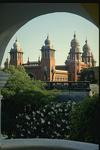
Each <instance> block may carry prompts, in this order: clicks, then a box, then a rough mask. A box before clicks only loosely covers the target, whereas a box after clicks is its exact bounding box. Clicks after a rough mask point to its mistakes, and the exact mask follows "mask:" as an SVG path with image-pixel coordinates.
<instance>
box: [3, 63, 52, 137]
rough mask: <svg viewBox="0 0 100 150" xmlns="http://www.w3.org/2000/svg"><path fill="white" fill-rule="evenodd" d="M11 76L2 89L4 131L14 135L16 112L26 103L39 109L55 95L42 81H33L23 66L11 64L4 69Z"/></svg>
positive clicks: (19, 111)
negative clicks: (50, 92) (46, 89)
mask: <svg viewBox="0 0 100 150" xmlns="http://www.w3.org/2000/svg"><path fill="white" fill-rule="evenodd" d="M4 71H5V72H7V73H10V77H9V79H8V81H7V83H6V84H5V86H4V88H2V90H1V94H2V95H3V99H2V132H3V133H5V134H7V135H8V137H12V135H11V133H12V130H15V124H16V118H15V116H16V114H17V113H21V112H22V110H23V108H24V107H25V106H26V105H31V107H32V108H33V107H34V108H35V109H37V108H40V107H41V106H42V105H45V104H47V103H48V102H49V101H50V100H52V98H53V95H50V94H48V92H46V91H45V90H44V86H45V85H44V84H43V82H41V81H33V80H31V79H30V77H29V76H28V75H27V73H26V72H25V70H24V68H23V67H20V66H19V67H14V66H10V67H9V68H8V69H6V70H4Z"/></svg>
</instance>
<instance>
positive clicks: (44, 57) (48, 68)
mask: <svg viewBox="0 0 100 150" xmlns="http://www.w3.org/2000/svg"><path fill="white" fill-rule="evenodd" d="M44 43H45V45H43V46H42V48H41V69H42V75H41V76H42V77H41V78H42V80H47V81H52V80H54V76H53V75H54V70H55V50H54V49H53V48H51V43H50V40H49V35H47V38H46V40H45V42H44Z"/></svg>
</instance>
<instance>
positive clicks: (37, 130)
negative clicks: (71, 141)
mask: <svg viewBox="0 0 100 150" xmlns="http://www.w3.org/2000/svg"><path fill="white" fill-rule="evenodd" d="M72 105H73V103H72V102H71V101H69V102H49V103H48V104H45V105H43V106H42V107H38V108H37V109H36V107H32V105H27V106H25V107H24V108H23V109H22V112H20V113H17V114H16V121H15V124H13V126H12V127H13V128H11V130H10V134H11V136H9V138H11V137H13V138H36V137H39V138H60V139H61V138H62V139H68V137H69V129H70V128H69V112H70V110H71V108H72ZM7 134H8V133H7ZM8 135H9V134H8Z"/></svg>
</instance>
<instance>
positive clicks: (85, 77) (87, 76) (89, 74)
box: [79, 67, 97, 83]
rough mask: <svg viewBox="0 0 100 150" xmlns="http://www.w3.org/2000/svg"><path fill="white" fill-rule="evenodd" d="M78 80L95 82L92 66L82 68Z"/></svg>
mask: <svg viewBox="0 0 100 150" xmlns="http://www.w3.org/2000/svg"><path fill="white" fill-rule="evenodd" d="M79 80H80V81H90V82H91V83H97V80H96V78H95V73H94V70H93V67H91V68H84V69H82V70H81V74H80V79H79Z"/></svg>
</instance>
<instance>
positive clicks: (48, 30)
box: [2, 12, 99, 65]
mask: <svg viewBox="0 0 100 150" xmlns="http://www.w3.org/2000/svg"><path fill="white" fill-rule="evenodd" d="M74 31H75V33H76V38H77V40H78V41H79V44H80V51H81V52H82V47H83V45H84V44H85V40H86V37H87V40H88V44H89V46H90V48H91V51H92V53H93V55H94V58H95V60H96V61H97V65H99V29H98V28H97V27H96V26H95V25H94V24H93V23H91V22H90V21H88V20H86V19H84V18H83V17H80V16H78V15H75V14H72V13H64V12H57V13H50V14H46V15H41V16H39V17H36V18H34V19H32V20H30V21H29V22H28V23H26V24H25V25H24V26H22V27H21V28H20V29H19V30H18V31H17V32H16V33H15V35H14V36H13V37H12V38H11V40H10V42H9V43H8V45H7V47H6V51H5V54H4V57H3V61H2V64H3V63H4V61H5V59H6V57H8V58H9V53H8V52H9V51H10V49H11V47H13V43H14V41H15V39H16V37H17V39H18V41H19V42H20V45H21V47H22V49H23V52H24V55H23V60H24V62H26V61H27V58H28V57H29V58H30V61H36V60H38V57H39V56H41V52H40V48H41V47H42V45H44V41H45V39H46V37H47V34H49V38H50V41H51V45H53V48H54V49H55V50H56V53H55V57H56V64H64V62H65V60H66V58H67V56H68V52H69V50H70V42H71V40H72V39H73V34H74Z"/></svg>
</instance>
